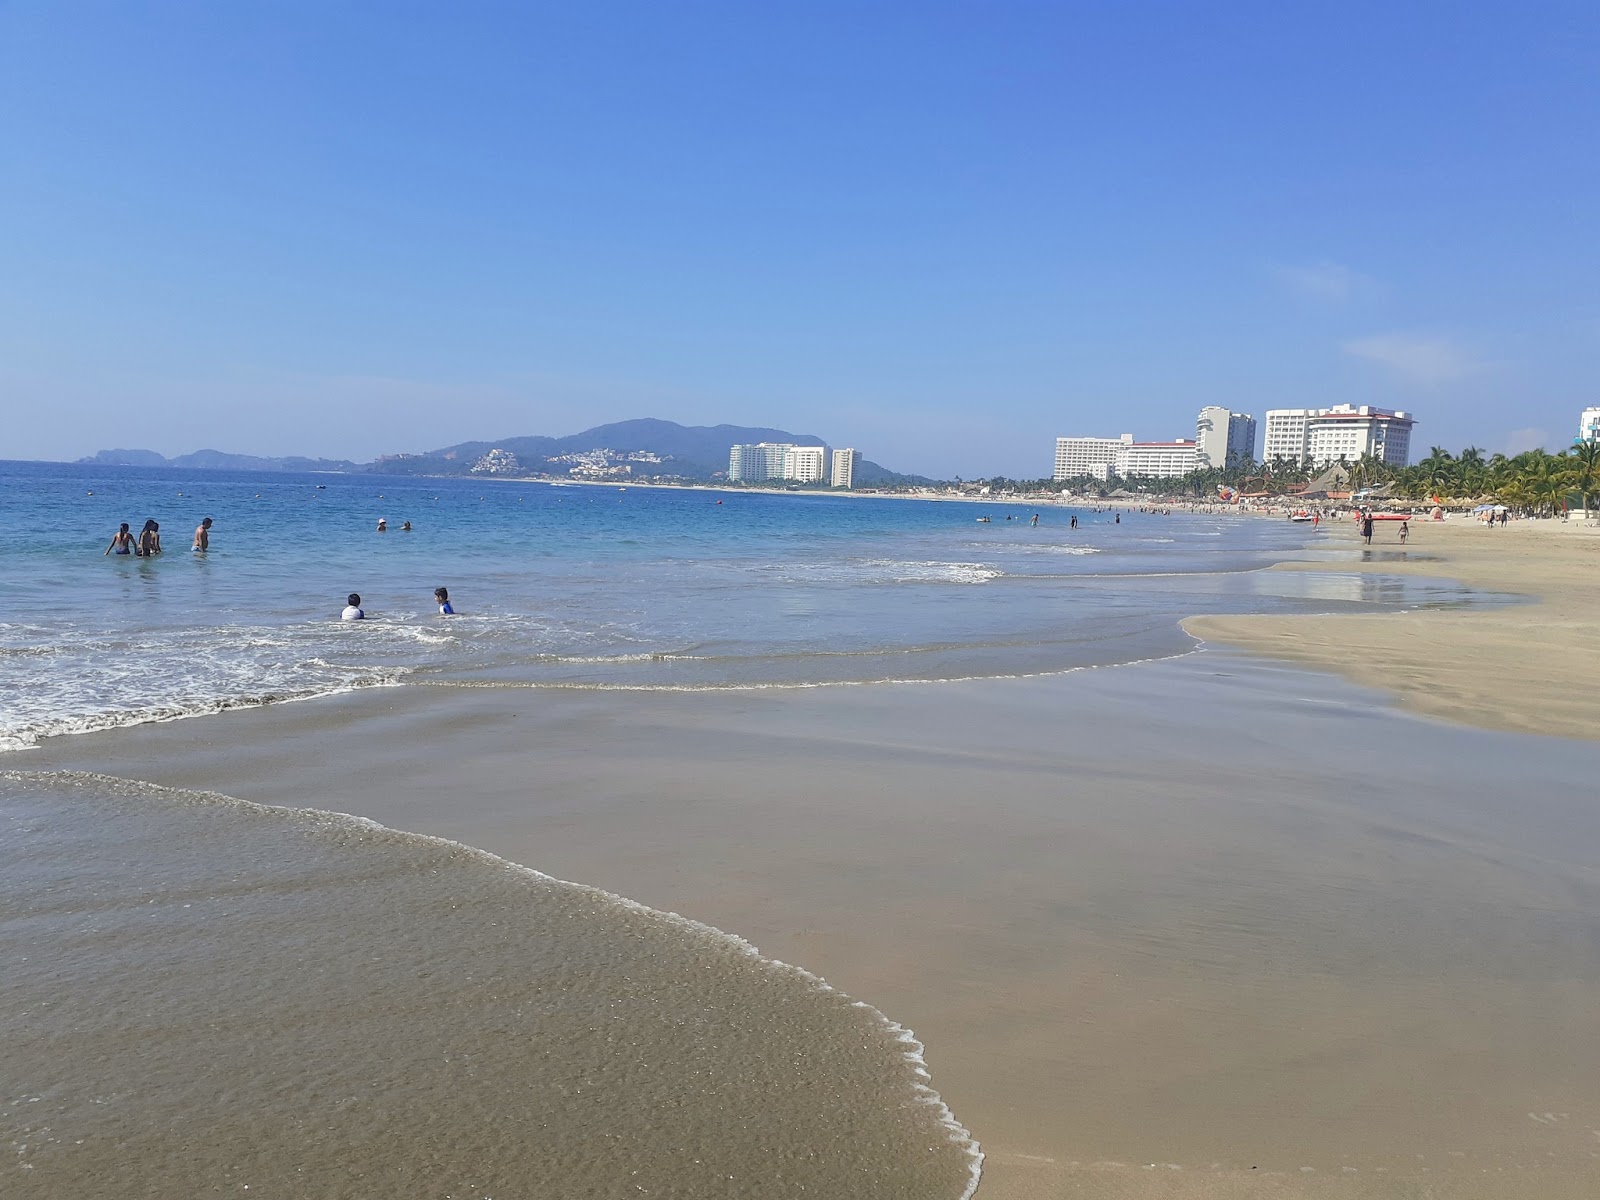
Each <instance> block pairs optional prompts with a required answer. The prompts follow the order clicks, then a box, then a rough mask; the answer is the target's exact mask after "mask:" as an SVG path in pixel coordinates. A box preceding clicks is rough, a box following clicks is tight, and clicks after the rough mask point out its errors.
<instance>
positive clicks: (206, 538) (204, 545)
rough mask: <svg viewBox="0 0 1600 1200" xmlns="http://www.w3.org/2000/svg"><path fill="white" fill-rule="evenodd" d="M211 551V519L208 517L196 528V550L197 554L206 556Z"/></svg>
mask: <svg viewBox="0 0 1600 1200" xmlns="http://www.w3.org/2000/svg"><path fill="white" fill-rule="evenodd" d="M209 549H211V518H210V517H207V518H206V519H205V520H204V521H201V522H200V524H198V525H196V526H195V527H194V550H195V553H196V554H204V553H205V552H206V551H207V550H209Z"/></svg>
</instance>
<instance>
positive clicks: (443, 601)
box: [433, 587, 456, 617]
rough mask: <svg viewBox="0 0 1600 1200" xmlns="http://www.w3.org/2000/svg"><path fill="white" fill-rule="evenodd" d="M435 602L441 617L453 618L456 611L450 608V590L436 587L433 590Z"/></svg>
mask: <svg viewBox="0 0 1600 1200" xmlns="http://www.w3.org/2000/svg"><path fill="white" fill-rule="evenodd" d="M433 602H434V603H435V604H437V605H438V606H439V615H440V616H441V617H453V616H455V613H456V610H455V609H454V608H452V607H450V589H449V588H442V587H436V588H434V589H433Z"/></svg>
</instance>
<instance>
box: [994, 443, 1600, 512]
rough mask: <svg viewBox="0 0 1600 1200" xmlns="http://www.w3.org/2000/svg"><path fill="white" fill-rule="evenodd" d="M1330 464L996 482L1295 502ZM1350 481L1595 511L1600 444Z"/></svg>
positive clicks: (1413, 493) (1398, 490)
mask: <svg viewBox="0 0 1600 1200" xmlns="http://www.w3.org/2000/svg"><path fill="white" fill-rule="evenodd" d="M1329 465H1330V464H1321V465H1320V466H1319V464H1315V463H1313V462H1311V460H1310V459H1304V460H1295V459H1285V458H1278V459H1274V460H1272V461H1269V462H1239V463H1234V464H1231V465H1229V466H1227V467H1206V468H1202V469H1201V470H1198V471H1191V472H1189V474H1187V475H1183V476H1180V477H1178V478H1176V479H1172V478H1164V479H1142V478H1141V479H1122V480H1113V481H1109V482H1103V481H1100V480H1096V479H1093V478H1090V477H1088V476H1085V477H1083V478H1081V479H1068V480H1053V481H1046V480H1037V481H1031V482H1028V483H1024V482H1023V481H1020V480H1005V479H1001V480H991V481H990V482H991V483H992V484H996V485H999V486H997V488H996V490H1000V487H1007V486H1009V487H1011V488H1016V489H1017V490H1019V491H1020V490H1023V489H1025V488H1041V489H1051V490H1056V489H1062V488H1068V489H1071V490H1073V491H1083V492H1089V493H1091V494H1099V495H1102V496H1103V495H1105V494H1106V493H1107V492H1108V491H1110V490H1111V489H1114V488H1117V487H1127V488H1132V489H1134V490H1141V491H1150V492H1155V493H1160V494H1164V495H1169V496H1171V495H1181V496H1192V497H1195V498H1196V499H1207V498H1211V497H1215V496H1217V495H1218V494H1219V492H1220V490H1221V489H1223V488H1231V489H1236V490H1238V491H1241V492H1244V493H1247V494H1257V495H1260V494H1266V495H1284V496H1287V497H1293V496H1294V494H1295V493H1296V492H1297V491H1298V490H1300V489H1301V488H1302V487H1303V485H1305V484H1306V483H1308V482H1310V481H1311V480H1312V479H1314V478H1316V477H1317V475H1318V474H1319V473H1321V472H1322V471H1325V470H1327V468H1328V466H1329ZM1336 465H1337V466H1338V467H1339V468H1340V470H1341V472H1342V473H1343V475H1344V476H1345V477H1346V478H1347V480H1348V483H1347V485H1346V486H1347V487H1348V488H1349V489H1350V490H1351V491H1361V490H1363V489H1367V488H1379V487H1385V486H1387V488H1388V491H1389V494H1391V495H1393V496H1395V497H1397V498H1400V499H1405V500H1421V501H1430V502H1431V501H1434V500H1435V499H1437V500H1438V501H1439V502H1440V503H1444V504H1461V503H1465V502H1469V501H1491V500H1492V501H1496V502H1498V503H1501V504H1505V505H1507V506H1509V507H1511V508H1513V509H1516V510H1517V511H1519V512H1527V513H1531V514H1535V515H1553V514H1555V513H1558V512H1560V511H1562V510H1563V509H1564V508H1567V507H1570V506H1573V505H1574V504H1576V505H1577V506H1581V507H1582V508H1584V509H1586V510H1591V511H1592V509H1593V504H1592V501H1593V500H1594V499H1595V497H1596V494H1597V493H1600V442H1580V443H1578V444H1577V445H1575V446H1573V447H1571V448H1570V449H1567V450H1563V451H1561V453H1559V454H1551V453H1549V452H1548V451H1545V450H1528V451H1525V452H1523V453H1522V454H1516V455H1511V456H1509V457H1508V456H1507V455H1504V454H1494V455H1489V456H1485V453H1484V451H1483V450H1481V449H1480V448H1478V447H1477V446H1468V447H1467V448H1466V449H1465V450H1463V451H1461V453H1460V454H1459V455H1456V454H1451V453H1450V452H1449V451H1448V450H1446V449H1444V447H1442V446H1433V447H1431V448H1430V449H1429V451H1428V456H1427V457H1426V458H1424V459H1423V460H1422V461H1421V462H1419V463H1416V464H1415V465H1414V466H1409V467H1395V466H1391V465H1390V464H1388V463H1385V462H1383V461H1381V460H1380V459H1377V458H1375V457H1373V456H1372V455H1370V454H1368V455H1364V456H1362V457H1361V458H1360V459H1357V460H1356V461H1354V462H1345V461H1342V460H1341V461H1340V462H1339V463H1338V464H1336Z"/></svg>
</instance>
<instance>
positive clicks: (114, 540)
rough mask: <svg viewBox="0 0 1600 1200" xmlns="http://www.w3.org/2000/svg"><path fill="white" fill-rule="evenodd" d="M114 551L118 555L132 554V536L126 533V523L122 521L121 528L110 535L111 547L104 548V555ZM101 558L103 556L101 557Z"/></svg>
mask: <svg viewBox="0 0 1600 1200" xmlns="http://www.w3.org/2000/svg"><path fill="white" fill-rule="evenodd" d="M113 550H115V551H116V552H117V553H118V554H132V553H133V534H131V533H129V532H128V523H127V522H126V521H124V522H123V523H122V528H121V529H119V530H117V531H116V532H115V533H113V534H112V535H111V545H109V546H107V547H106V554H110V553H111V552H112V551H113ZM101 557H102V558H103V557H104V555H102V556H101Z"/></svg>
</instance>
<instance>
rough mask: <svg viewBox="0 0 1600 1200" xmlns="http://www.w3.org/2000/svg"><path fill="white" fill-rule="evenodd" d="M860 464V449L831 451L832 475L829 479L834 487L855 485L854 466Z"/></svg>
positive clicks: (847, 487)
mask: <svg viewBox="0 0 1600 1200" xmlns="http://www.w3.org/2000/svg"><path fill="white" fill-rule="evenodd" d="M860 465H861V451H859V450H849V449H846V450H835V451H834V452H833V477H832V479H830V480H829V482H830V483H832V484H833V486H834V487H842V488H846V489H849V488H853V487H855V486H856V468H857V467H859V466H860Z"/></svg>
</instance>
